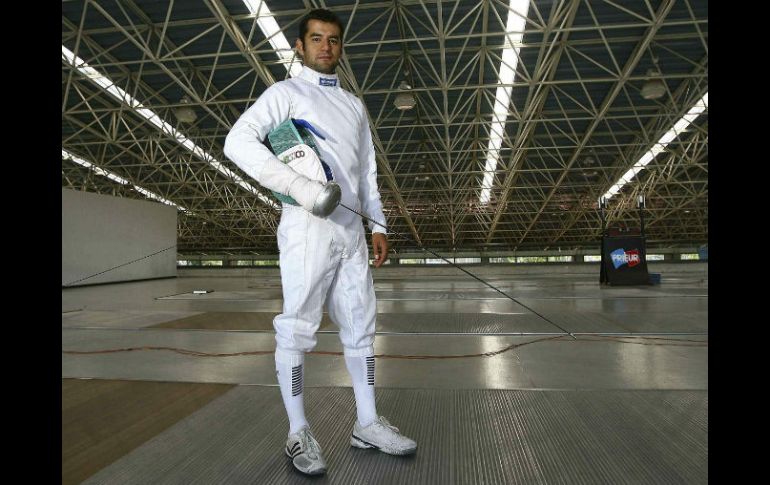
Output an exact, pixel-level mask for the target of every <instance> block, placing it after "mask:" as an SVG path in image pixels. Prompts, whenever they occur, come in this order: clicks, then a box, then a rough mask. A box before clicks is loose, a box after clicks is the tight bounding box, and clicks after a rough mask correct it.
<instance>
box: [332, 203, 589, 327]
mask: <svg viewBox="0 0 770 485" xmlns="http://www.w3.org/2000/svg"><path fill="white" fill-rule="evenodd" d="M339 205H340V206H341V207H344V208H345V209H347V210H349V211H350V212H352V213H354V214H358V215H359V216H361V217H363V218H364V219H366V220H367V221H369V222H371V223H373V224H377V225H378V226H380V227H382V228H383V229H385V231H387V232H390V233H391V234H395V235H396V236H399V237H401V238H404V239H406V240H407V241H411V242H413V243H414V244H416V245H417V246H419V248H420V249H422V250H423V251H425V252H428V253H430V254H432V255H434V256H436V257H437V258H439V259H442V260H444V261H445V262H447V263H449V264H451V265H452V266H454V267H455V268H457V269H459V270H460V271H462V272H463V273H465V274H467V275H468V276H470V277H471V278H473V279H475V280H476V281H479V282H480V283H482V284H484V285H486V286H488V287H490V288H492V289H493V290H495V291H496V292H498V293H500V294H501V295H503V296H504V297H506V298H508V299H509V300H511V301H512V302H514V303H516V304H517V305H521V306H522V307H524V308H526V309H527V310H529V311H530V312H532V313H534V314H535V315H537V316H538V317H540V318H541V319H542V320H545V321H546V322H548V323H550V324H551V325H553V326H554V327H556V328H558V329H559V330H561V331H562V332H564V333H565V334H567V335H569V336H570V337H572V338H573V339H575V340H577V338H576V337H575V335H574V334H573V333H572V332H569V331H567V330H565V329H564V328H562V327H561V326H560V325H558V324H556V323H554V322H552V321H551V320H550V319H548V318H546V317H545V316H543V315H541V314H540V313H538V312H536V311H535V310H533V309H532V308H530V307H528V306H527V305H525V304H524V303H522V302H520V301H519V300H517V299H516V298H514V297H512V296H511V295H509V294H508V293H506V292H504V291H503V290H501V289H500V288H497V287H496V286H494V285H492V284H490V283H487V282H486V281H484V280H482V279H481V278H479V277H478V276H476V275H474V274H473V273H471V272H470V271H468V270H466V269H465V268H462V267H461V266H460V265H458V264H455V263H454V262H452V261H450V260H448V259H447V258H445V257H443V256H441V255H440V254H438V253H436V252H435V251H432V250H430V249H428V248H426V247H425V246H423V245H422V244H420V243H419V242H418V241H416V240H415V239H414V238H412V237H411V236H407V235H406V234H401V233H399V232H397V231H394V230H393V229H389V228H388V226H386V225H385V224H381V223H379V222H377V221H375V220H374V219H372V218H371V217H368V216H366V215H365V214H362V213H360V212H358V211H357V210H355V209H352V208H350V207H348V206H346V205H345V204H343V203H340V204H339Z"/></svg>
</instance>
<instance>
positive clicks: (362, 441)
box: [353, 433, 380, 450]
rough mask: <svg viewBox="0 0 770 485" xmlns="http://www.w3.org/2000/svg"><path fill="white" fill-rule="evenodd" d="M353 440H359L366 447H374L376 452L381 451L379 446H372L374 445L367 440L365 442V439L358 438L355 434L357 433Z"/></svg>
mask: <svg viewBox="0 0 770 485" xmlns="http://www.w3.org/2000/svg"><path fill="white" fill-rule="evenodd" d="M353 438H355V439H357V440H358V441H360V442H361V443H363V444H365V445H369V446H371V447H372V448H374V449H375V450H379V449H380V447H379V446H377V445H375V444H372V443H369V442H368V441H366V440H364V439H361V438H359V437H358V436H356V434H355V433H353Z"/></svg>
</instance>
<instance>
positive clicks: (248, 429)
mask: <svg viewBox="0 0 770 485" xmlns="http://www.w3.org/2000/svg"><path fill="white" fill-rule="evenodd" d="M597 271H598V267H597ZM485 279H487V280H488V281H489V282H490V283H492V284H495V285H498V286H499V287H500V288H501V289H502V290H503V291H505V292H506V293H508V294H509V295H511V296H513V297H514V298H516V299H517V300H518V301H519V303H517V302H514V301H511V300H508V299H505V298H504V297H502V295H500V294H499V293H497V292H495V291H493V290H490V289H488V288H486V287H485V286H484V285H482V284H481V283H478V282H476V281H474V280H472V279H470V278H469V277H467V276H464V275H460V276H446V275H442V276H435V277H432V276H431V275H429V274H428V275H421V276H419V277H414V276H408V277H402V278H399V277H398V276H397V275H396V274H394V273H393V272H390V273H389V274H388V275H387V277H385V276H383V277H378V276H377V273H376V272H375V287H376V291H377V295H378V304H377V309H378V335H377V338H376V341H375V352H376V354H377V356H378V358H377V360H376V382H377V389H378V392H377V399H378V410H379V411H380V412H381V413H382V414H385V415H386V416H388V417H390V418H391V421H393V422H394V424H396V425H397V426H399V427H400V428H401V429H402V430H403V431H404V432H405V433H407V434H411V435H412V436H413V437H415V438H416V439H417V440H418V442H419V443H420V449H419V450H418V454H417V457H415V458H411V459H406V460H404V459H401V460H398V459H393V458H392V457H384V456H379V455H377V454H376V453H375V454H372V453H367V452H363V453H358V452H357V451H360V450H351V449H350V447H349V446H348V445H347V442H346V441H345V440H346V433H348V432H349V431H348V428H349V426H350V425H351V424H352V420H353V419H354V415H355V411H354V406H353V402H352V392H351V391H350V387H349V386H350V381H349V377H348V375H347V372H346V370H345V366H344V361H343V359H342V356H341V355H339V353H340V352H341V351H342V348H341V345H340V344H339V340H338V338H337V335H336V332H335V330H334V328H333V327H331V328H329V329H327V330H324V331H321V332H319V334H318V345H317V347H316V349H315V350H316V351H318V352H319V353H316V354H311V355H309V356H308V358H307V363H306V366H305V368H306V376H305V386H306V388H308V392H307V396H306V403H307V406H308V414H309V416H310V417H311V424H313V426H314V429H315V431H316V435H317V436H319V439H320V440H321V445H322V446H323V447H324V448H325V449H326V450H327V455H328V456H327V458H328V461H329V462H330V466H331V467H332V468H331V469H330V472H329V474H328V475H327V476H326V477H324V478H323V479H322V481H329V482H330V483H373V482H378V481H379V482H380V483H391V482H388V481H387V480H386V481H384V482H383V481H382V479H381V478H380V480H377V479H376V477H378V476H379V477H382V476H389V477H394V479H395V478H398V480H397V481H398V482H399V483H469V482H474V483H671V482H676V483H705V482H707V475H706V464H707V456H708V446H707V442H708V441H707V412H708V278H707V276H706V277H705V278H703V277H702V274H700V273H699V274H696V275H695V276H694V275H693V274H692V273H682V274H676V273H675V272H668V273H666V274H664V275H663V283H662V284H660V285H655V286H645V287H617V288H607V287H600V286H599V285H598V283H597V281H598V275H586V274H559V275H553V274H547V273H543V274H526V275H515V274H507V275H506V274H494V275H489V276H487V277H486V278H485ZM199 289H208V290H213V292H211V293H207V294H205V295H194V294H193V293H192V292H193V291H194V290H199ZM527 307H529V308H530V309H532V310H535V311H536V312H538V313H540V314H542V315H543V316H545V317H546V318H548V319H549V320H551V321H553V322H554V323H556V324H557V325H558V326H560V327H562V328H564V329H566V330H567V331H569V332H571V333H573V335H574V338H573V336H570V335H564V334H563V332H562V331H561V330H559V328H558V327H557V326H554V325H552V324H551V323H549V322H547V321H545V320H543V319H542V318H540V317H538V316H537V315H535V314H533V313H532V312H531V311H530V310H529V309H527ZM280 309H281V295H280V279H279V278H278V277H277V276H276V275H274V274H269V273H265V276H260V277H254V276H248V277H228V278H216V277H204V278H197V277H183V278H176V279H165V280H154V281H145V282H132V283H123V284H112V285H101V286H93V287H83V288H70V289H67V290H63V291H62V348H63V353H62V377H65V378H96V379H127V380H151V381H170V382H201V383H229V384H237V385H238V386H237V387H235V388H234V389H233V390H232V391H229V392H228V393H227V394H225V395H223V396H222V397H221V398H219V399H217V400H215V401H214V402H212V403H211V404H209V405H207V406H206V407H204V408H203V409H201V410H200V411H198V412H197V413H195V414H193V415H192V416H190V417H188V418H187V419H185V420H183V421H181V422H179V423H177V425H175V426H173V427H172V428H171V429H169V430H167V431H165V432H163V433H162V434H160V435H158V436H157V437H156V438H155V439H153V440H151V441H149V442H147V443H145V444H144V445H142V446H141V447H139V448H138V449H136V450H134V452H132V453H130V454H129V455H126V456H125V457H123V458H122V459H120V460H118V461H117V462H115V463H113V464H112V465H110V466H109V467H107V468H105V469H103V470H102V471H101V472H99V473H98V474H97V475H95V476H94V477H92V479H91V481H90V482H93V483H260V482H264V483H290V482H294V481H297V480H299V478H298V477H297V476H296V475H295V474H294V472H293V471H292V470H291V468H290V467H288V466H287V461H286V460H284V459H283V458H284V457H283V456H282V455H280V448H281V445H282V439H283V438H282V436H284V437H285V429H284V428H286V426H287V422H286V418H285V415H284V414H283V409H282V406H281V404H280V396H279V395H278V392H277V389H276V388H275V374H274V372H275V371H274V368H273V357H272V351H273V349H274V334H273V333H272V332H271V331H265V330H262V331H257V330H255V331H243V330H240V331H231V330H206V329H178V328H174V329H172V328H150V327H152V326H154V325H157V324H159V323H163V322H169V321H173V320H178V319H181V318H184V317H187V316H191V315H199V314H201V313H205V312H255V313H264V314H265V318H270V315H271V314H274V313H276V312H279V311H280ZM161 347H162V348H163V349H160V348H161ZM119 349H124V350H123V351H115V350H119ZM125 349H134V350H125ZM71 351H80V352H95V351H114V352H109V353H93V354H75V353H69V352H71ZM187 351H195V352H198V353H201V354H205V355H190V354H189V353H185V352H187ZM323 352H326V353H323ZM212 354H225V355H218V356H214V355H212ZM230 354H240V355H230ZM324 410H327V411H329V412H325V411H324ZM410 410H411V411H414V412H411V411H410ZM313 420H315V421H313ZM204 431H205V432H204ZM180 440H183V441H184V447H182V448H180V447H179V446H177V445H176V443H178V442H179V441H180ZM64 446H66V443H65V444H64ZM383 474H384V475H383ZM265 480H266V481H265Z"/></svg>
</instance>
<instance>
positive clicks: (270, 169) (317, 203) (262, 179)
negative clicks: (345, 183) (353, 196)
mask: <svg viewBox="0 0 770 485" xmlns="http://www.w3.org/2000/svg"><path fill="white" fill-rule="evenodd" d="M302 146H303V145H297V147H294V148H293V150H297V148H298V147H299V148H301V147H302ZM305 146H306V145H305ZM307 148H308V150H307V152H306V153H305V154H304V155H303V157H302V158H308V159H312V157H315V158H316V159H317V158H318V156H317V155H316V154H315V151H314V150H312V149H310V147H307ZM282 155H283V154H282ZM295 161H298V162H300V163H297V164H296V166H297V168H299V169H300V170H302V169H303V167H312V164H311V163H302V162H303V161H304V160H302V159H299V158H298V159H297V160H295ZM310 161H312V160H310ZM318 166H320V163H319V164H318ZM314 178H315V177H314ZM258 181H259V183H260V185H262V186H263V187H266V188H268V189H270V190H273V191H275V192H277V193H279V194H283V195H288V196H289V197H291V198H293V199H294V200H295V201H297V203H298V204H299V205H300V206H301V207H302V208H303V209H305V210H306V211H308V212H310V213H311V214H313V215H314V216H317V217H327V216H328V215H329V214H331V213H332V212H333V211H334V209H335V208H336V207H337V206H338V205H339V203H340V198H341V197H342V191H341V190H340V186H339V185H337V184H336V183H335V182H328V183H326V184H322V183H321V182H319V181H318V180H317V179H315V180H314V179H311V178H310V177H308V176H307V175H305V174H303V173H300V172H298V171H297V170H294V168H293V167H292V164H291V163H289V164H287V163H282V162H280V161H279V160H276V159H274V158H270V159H268V160H267V161H265V164H264V165H263V167H262V171H261V172H260V174H259V179H258Z"/></svg>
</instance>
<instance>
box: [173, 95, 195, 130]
mask: <svg viewBox="0 0 770 485" xmlns="http://www.w3.org/2000/svg"><path fill="white" fill-rule="evenodd" d="M179 103H180V104H181V106H177V107H176V108H174V116H176V119H177V121H179V122H180V123H193V122H195V120H197V119H198V115H197V114H196V113H195V110H194V109H193V108H192V102H191V101H190V98H188V97H187V95H185V96H182V99H180V100H179Z"/></svg>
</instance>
